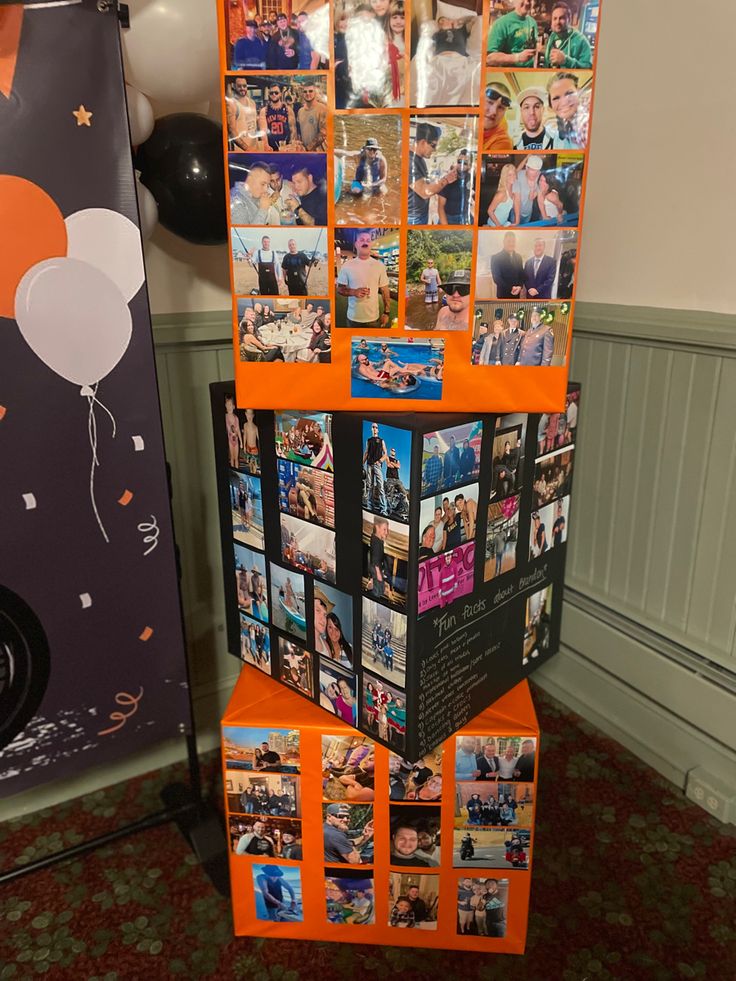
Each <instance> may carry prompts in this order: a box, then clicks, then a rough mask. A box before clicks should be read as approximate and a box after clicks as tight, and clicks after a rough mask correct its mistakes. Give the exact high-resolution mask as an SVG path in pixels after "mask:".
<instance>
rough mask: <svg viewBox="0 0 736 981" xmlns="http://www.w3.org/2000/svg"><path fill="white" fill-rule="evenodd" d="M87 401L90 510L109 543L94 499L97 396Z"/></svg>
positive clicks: (88, 398)
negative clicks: (89, 451) (89, 452)
mask: <svg viewBox="0 0 736 981" xmlns="http://www.w3.org/2000/svg"><path fill="white" fill-rule="evenodd" d="M96 388H97V386H95V390H96ZM87 402H88V403H89V416H88V417H87V432H88V434H89V445H90V448H91V449H92V466H91V467H90V470H89V497H90V500H91V501H92V510H93V511H94V512H95V518H97V524H98V525H99V528H100V531H101V532H102V537H103V538H104V539H105V541H106V542H107V543H108V545H109V544H110V539H109V538H108V537H107V532H106V531H105V526H104V525H103V524H102V519H101V518H100V512H99V511H98V510H97V501H96V500H95V467H98V466H99V461H98V460H97V420H96V419H95V402H97V398H96V397H95V395H94V392H93V394H92V395H88V396H87ZM100 404H102V403H100ZM104 408H105V407H104V406H103V409H104ZM105 411H107V410H105ZM113 421H114V420H113Z"/></svg>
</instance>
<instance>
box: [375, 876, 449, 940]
mask: <svg viewBox="0 0 736 981" xmlns="http://www.w3.org/2000/svg"><path fill="white" fill-rule="evenodd" d="M439 898H440V878H439V876H438V875H421V874H419V873H416V872H389V874H388V902H389V909H390V913H389V926H395V927H400V928H404V929H406V928H411V929H418V930H436V929H437V910H438V906H439Z"/></svg>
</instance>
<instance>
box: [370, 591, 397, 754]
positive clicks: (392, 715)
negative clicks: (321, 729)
mask: <svg viewBox="0 0 736 981" xmlns="http://www.w3.org/2000/svg"><path fill="white" fill-rule="evenodd" d="M362 602H363V630H362V649H361V653H362V664H363V667H364V668H368V669H369V670H371V671H375V672H376V673H377V674H379V675H381V677H382V678H386V679H387V680H388V681H390V682H391V683H392V684H394V685H399V686H400V687H404V685H405V684H406V616H405V615H404V614H403V613H397V611H396V610H391V609H389V607H387V606H382V605H381V604H380V603H374V602H373V600H369V599H366V597H365V596H364V597H363V601H362ZM365 683H366V681H365V678H364V679H363V684H364V685H365ZM386 694H387V693H385V692H384V693H383V694H382V695H381V696H380V697H379V696H375V697H374V703H375V704H374V708H375V710H376V712H377V713H379V714H380V712H381V709H382V708H383V707H384V706H382V705H381V704H380V702H381V700H382V698H385V697H386ZM385 708H386V712H387V720H386V721H387V724H388V727H389V738H391V739H392V741H393V736H392V734H391V733H392V731H393V728H394V727H396V728H398V729H399V730H400V732H399V733H398V735H400V736H401V739H402V740H403V738H404V730H405V725H406V702H405V701H404V702H403V704H402V705H401V706H399V707H397V706H395V705H394V707H393V711H389V708H390V706H389V703H386V706H385ZM383 738H384V739H385V738H386V736H384V737H383Z"/></svg>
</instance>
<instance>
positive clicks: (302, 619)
mask: <svg viewBox="0 0 736 981" xmlns="http://www.w3.org/2000/svg"><path fill="white" fill-rule="evenodd" d="M279 606H280V607H281V609H282V610H283V611H284V613H285V614H286V618H287V620H291V622H292V623H293V624H294V625H295V626H297V627H299V629H300V630H306V629H307V618H306V616H305V615H304V613H300V612H299V610H298V609H294V608H293V607H291V606H287V605H286V602H285V600H284V599H283V597H281V596H280V597H279Z"/></svg>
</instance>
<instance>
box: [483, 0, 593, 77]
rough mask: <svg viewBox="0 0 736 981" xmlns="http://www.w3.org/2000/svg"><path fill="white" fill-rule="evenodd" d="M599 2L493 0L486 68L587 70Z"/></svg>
mask: <svg viewBox="0 0 736 981" xmlns="http://www.w3.org/2000/svg"><path fill="white" fill-rule="evenodd" d="M599 9H600V0H494V2H493V3H492V4H491V14H490V23H489V29H488V44H487V46H486V52H487V53H486V64H487V65H491V66H493V67H494V68H556V69H565V70H570V69H571V68H592V67H593V51H594V49H595V42H596V33H597V30H598V11H599Z"/></svg>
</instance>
